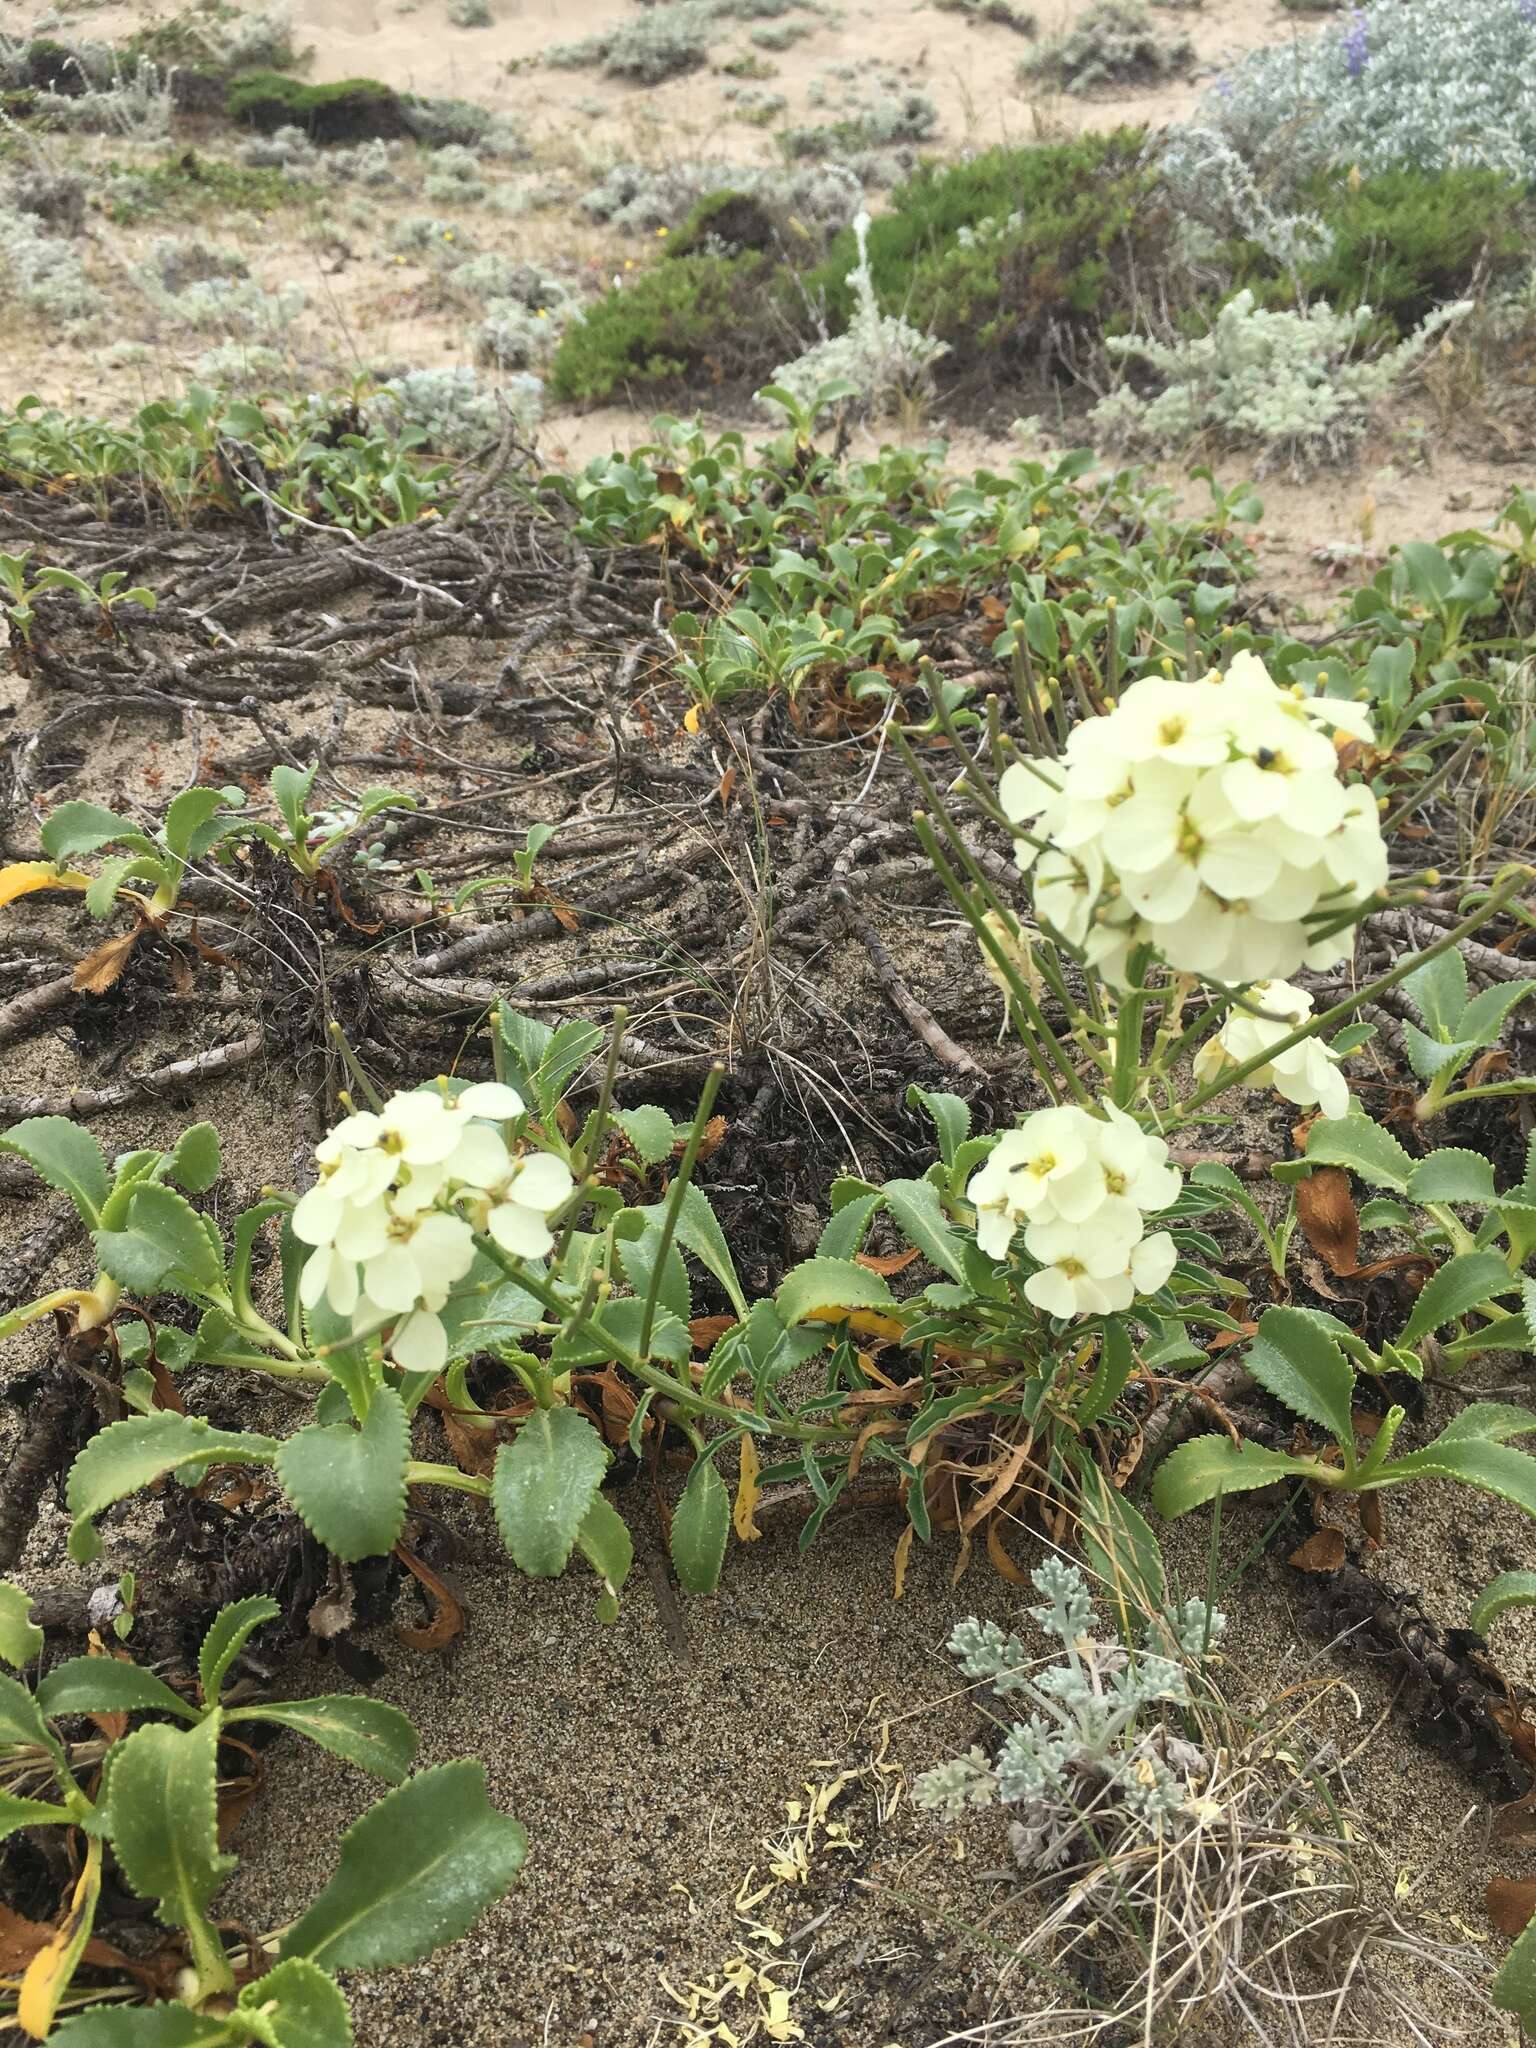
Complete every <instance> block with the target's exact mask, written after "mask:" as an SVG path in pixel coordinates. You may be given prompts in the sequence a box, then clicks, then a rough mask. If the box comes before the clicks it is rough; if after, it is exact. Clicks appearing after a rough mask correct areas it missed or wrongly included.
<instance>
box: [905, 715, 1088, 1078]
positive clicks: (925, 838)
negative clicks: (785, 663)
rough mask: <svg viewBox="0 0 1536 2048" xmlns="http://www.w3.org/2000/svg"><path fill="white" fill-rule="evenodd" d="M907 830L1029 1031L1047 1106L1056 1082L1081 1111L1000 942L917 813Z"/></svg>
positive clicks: (992, 900) (992, 899)
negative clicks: (989, 960) (1055, 1070)
mask: <svg viewBox="0 0 1536 2048" xmlns="http://www.w3.org/2000/svg"><path fill="white" fill-rule="evenodd" d="M898 744H899V740H898ZM941 815H942V813H941ZM912 825H913V829H914V831H915V832H916V833H917V837H918V842H919V844H920V845H921V847H922V849H923V851H924V853H926V854H927V856H928V858H929V860H930V861H931V862H932V863H933V867H934V871H935V873H936V874H937V875H938V877H939V880H940V881H941V882H942V883H943V884H944V887H945V889H946V890H947V891H948V892H949V895H950V896H951V898H952V899H953V901H954V902H955V903H956V904H957V905H958V907H959V908H960V909H961V910H962V911H963V912H964V914H965V917H966V919H967V921H968V922H969V924H970V926H971V929H972V930H973V931H974V932H975V934H976V938H977V942H978V944H980V945H981V946H983V947H984V948H985V949H986V951H987V953H988V954H989V955H990V957H991V958H992V959H993V960H995V961H996V962H997V965H998V969H999V971H1000V973H1001V974H1002V976H1003V978H1004V980H1005V981H1006V982H1007V984H1008V988H1009V992H1010V994H1011V996H1012V998H1013V1000H1014V1001H1015V1002H1016V1003H1017V1004H1018V1006H1019V1011H1020V1014H1021V1015H1022V1016H1023V1018H1024V1020H1025V1022H1026V1024H1027V1025H1028V1026H1029V1029H1028V1030H1027V1031H1025V1032H1021V1033H1020V1037H1021V1038H1022V1040H1023V1044H1024V1050H1025V1053H1026V1054H1027V1055H1028V1057H1029V1060H1030V1063H1031V1065H1032V1066H1033V1067H1034V1069H1035V1072H1036V1073H1037V1074H1038V1075H1039V1076H1040V1080H1041V1083H1042V1085H1043V1086H1044V1088H1045V1092H1046V1093H1047V1095H1049V1096H1050V1098H1051V1100H1052V1102H1059V1101H1060V1100H1061V1095H1062V1082H1065V1084H1066V1088H1067V1092H1068V1093H1069V1094H1071V1095H1073V1096H1075V1097H1076V1099H1077V1100H1078V1102H1080V1103H1082V1104H1084V1105H1086V1104H1087V1103H1088V1102H1089V1100H1090V1097H1089V1094H1088V1091H1087V1089H1086V1088H1085V1087H1084V1086H1083V1084H1082V1081H1081V1080H1080V1079H1079V1078H1078V1072H1077V1068H1076V1067H1075V1065H1074V1064H1073V1062H1072V1059H1071V1056H1070V1054H1069V1053H1068V1052H1067V1049H1066V1047H1065V1046H1064V1045H1063V1044H1062V1042H1061V1040H1060V1039H1059V1038H1058V1037H1057V1036H1056V1034H1055V1032H1054V1031H1053V1030H1052V1029H1051V1027H1050V1025H1049V1024H1048V1023H1047V1022H1046V1021H1045V1017H1044V1015H1043V1013H1042V1011H1041V1009H1040V1005H1039V1004H1038V1003H1037V1002H1036V1001H1035V999H1034V996H1033V995H1032V994H1031V992H1030V990H1029V987H1028V985H1027V984H1026V982H1025V981H1024V978H1023V976H1022V975H1021V974H1020V973H1019V970H1018V969H1017V967H1015V966H1014V964H1013V962H1012V961H1011V960H1010V959H1009V958H1008V957H1007V954H1006V953H1005V952H1004V950H1003V946H1002V943H1001V941H1000V940H999V939H998V937H997V936H996V934H995V933H994V932H992V931H989V930H988V928H987V925H986V923H985V922H984V920H983V918H982V915H981V912H980V911H979V910H978V909H977V908H976V906H975V904H974V903H973V902H972V901H971V899H970V896H969V894H968V892H967V890H966V888H965V885H964V884H963V883H962V882H961V880H960V878H959V876H958V875H957V874H956V873H955V871H954V869H953V868H952V867H951V866H950V865H949V862H948V861H947V860H946V858H945V856H944V854H943V851H942V850H941V848H940V846H939V842H938V838H937V835H936V834H935V832H934V830H933V826H932V824H931V823H930V822H929V820H928V819H927V818H926V817H925V816H924V814H923V813H922V812H921V811H917V812H914V813H913V818H912ZM956 836H958V835H956ZM977 873H978V875H979V874H980V870H979V869H978V870H977ZM982 881H983V887H984V889H985V893H986V895H987V897H988V907H989V908H990V909H992V910H993V913H994V915H996V916H998V917H1001V918H1002V919H1003V920H1004V922H1005V923H1006V921H1007V912H1006V911H1005V910H1004V909H1003V907H1002V905H1001V903H1000V902H999V899H998V897H997V895H996V893H995V892H994V891H992V890H991V889H990V888H986V885H985V878H984V877H983V878H982ZM1042 1047H1044V1048H1045V1049H1046V1051H1047V1052H1048V1053H1049V1056H1050V1059H1052V1060H1054V1061H1055V1063H1056V1066H1057V1068H1058V1070H1059V1074H1060V1079H1057V1078H1056V1077H1055V1076H1053V1075H1052V1072H1051V1068H1050V1064H1049V1060H1048V1059H1047V1057H1046V1055H1045V1053H1044V1052H1042V1050H1041V1048H1042Z"/></svg>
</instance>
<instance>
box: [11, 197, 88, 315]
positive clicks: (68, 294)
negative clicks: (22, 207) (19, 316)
mask: <svg viewBox="0 0 1536 2048" xmlns="http://www.w3.org/2000/svg"><path fill="white" fill-rule="evenodd" d="M0 277H3V278H4V280H5V284H6V287H7V289H6V290H5V291H4V292H3V293H0V297H5V298H10V299H11V300H12V302H13V303H15V304H18V305H20V306H22V307H23V308H24V309H25V310H26V311H27V312H29V313H36V314H39V315H40V316H41V317H42V318H44V319H46V320H61V321H75V320H85V319H88V318H89V317H90V316H91V314H93V313H94V312H95V311H96V310H97V308H98V305H99V294H98V292H97V290H96V287H95V286H94V285H93V284H92V283H91V281H90V279H89V278H88V277H87V276H86V274H85V271H84V269H83V268H82V266H81V262H80V258H79V257H78V256H77V255H76V254H75V252H74V250H73V249H72V248H71V247H70V245H69V243H68V242H66V241H65V240H64V239H63V238H62V237H61V236H58V235H51V234H49V233H48V231H47V229H46V227H45V226H44V224H43V222H42V221H40V220H39V219H38V218H37V216H36V215H35V214H32V213H21V212H15V211H13V210H12V209H11V208H10V207H8V206H4V205H0Z"/></svg>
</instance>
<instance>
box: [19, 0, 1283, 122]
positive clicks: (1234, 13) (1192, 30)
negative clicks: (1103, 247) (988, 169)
mask: <svg viewBox="0 0 1536 2048" xmlns="http://www.w3.org/2000/svg"><path fill="white" fill-rule="evenodd" d="M1089 4H1090V0H1043V4H1042V5H1040V6H1039V7H1037V8H1036V9H1035V14H1036V19H1037V21H1038V24H1039V37H1040V39H1044V38H1046V37H1048V36H1051V35H1054V34H1056V33H1057V32H1058V31H1060V30H1062V29H1065V28H1068V27H1070V26H1071V24H1072V23H1073V22H1074V21H1075V20H1076V19H1077V17H1078V15H1079V14H1081V13H1083V12H1084V11H1085V10H1086V8H1087V6H1088V5H1089ZM20 11H21V10H20V9H18V12H20ZM175 11H176V10H175V9H174V8H173V7H170V6H168V5H164V4H161V5H160V6H158V7H157V6H155V5H154V4H153V0H149V4H146V0H120V4H117V5H111V6H106V7H100V8H92V9H91V10H90V12H89V15H88V16H87V17H85V20H86V22H87V25H88V30H87V32H90V33H96V34H100V35H107V36H112V35H118V34H121V33H123V32H125V31H126V30H128V29H131V28H132V27H134V26H136V25H137V24H138V23H139V22H141V21H144V20H146V19H155V18H160V19H164V18H166V17H167V16H169V15H171V14H173V13H174V12H175ZM490 11H491V14H492V16H493V23H492V26H491V27H489V28H480V29H462V28H456V27H454V26H453V24H452V23H451V22H450V20H449V19H448V0H420V4H416V5H412V4H410V0H406V4H404V5H383V6H381V5H377V4H375V0H295V4H293V5H292V6H291V7H290V9H289V10H288V12H289V18H290V19H291V21H292V23H293V29H294V38H295V41H296V42H297V43H299V44H300V45H301V46H310V47H312V49H313V56H312V58H311V61H310V65H309V69H308V71H307V74H306V75H307V76H309V77H312V78H314V79H316V80H319V81H328V80H332V79H338V78H357V77H365V78H382V79H384V80H386V81H387V82H388V83H389V84H391V85H394V86H397V87H399V88H401V89H402V90H410V91H413V92H419V93H426V94H431V95H435V96H451V97H458V98H468V99H474V100H479V101H482V102H483V103H484V104H485V105H487V106H493V107H495V108H497V109H498V110H500V111H505V112H507V113H513V114H516V115H517V116H518V118H519V119H520V120H523V121H525V122H526V123H527V124H528V128H529V132H530V134H531V135H532V136H534V137H541V136H560V137H563V138H565V139H567V140H570V141H572V142H575V143H578V144H581V145H584V146H587V147H598V146H601V145H602V144H604V143H611V142H613V141H615V140H620V141H625V142H628V141H629V140H631V139H632V138H635V137H645V136H647V135H648V136H649V137H650V138H652V139H653V140H665V141H666V142H667V144H668V146H670V147H671V148H673V149H676V148H677V147H678V146H679V144H680V143H681V142H683V141H686V140H688V139H689V138H703V137H709V138H711V139H712V140H714V141H716V142H718V141H721V140H723V139H724V138H723V137H722V136H721V135H720V133H719V130H720V124H721V122H722V120H723V119H725V118H728V112H729V110H728V106H727V104H726V103H725V102H723V101H722V100H721V99H720V98H719V88H720V85H721V84H722V83H724V82H726V81H725V80H724V78H723V76H722V74H721V73H720V71H719V70H718V68H717V69H715V70H714V71H712V72H709V73H699V72H692V73H688V74H686V75H684V76H683V77H680V78H674V79H668V80H666V81H664V82H663V83H662V84H660V85H656V86H636V85H630V84H626V83H625V82H624V81H622V80H615V79H607V78H603V77H601V76H599V75H598V74H597V73H596V72H594V71H592V70H590V69H580V70H574V71H568V70H561V69H557V68H553V67H548V66H544V65H541V64H540V63H539V60H540V58H541V57H542V56H543V54H544V52H545V51H547V50H548V49H550V48H551V46H554V45H558V44H563V43H575V42H580V41H581V40H582V39H583V38H584V37H586V36H588V35H591V34H592V33H593V32H594V31H595V30H598V29H601V28H604V27H606V26H608V25H610V24H612V23H614V22H616V21H622V20H625V19H628V18H631V17H632V16H633V13H634V0H491V4H490ZM63 12H64V13H66V14H68V13H69V9H68V8H67V7H66V8H65V9H64V10H63ZM784 18H785V17H781V18H780V19H781V20H782V19H784ZM787 18H788V19H791V20H793V21H795V22H797V23H800V24H802V25H803V27H804V31H805V32H804V34H802V35H801V36H799V37H798V38H797V39H796V40H795V41H794V42H793V43H791V44H790V45H789V47H788V48H787V49H784V50H766V49H765V50H762V51H761V55H762V57H763V58H764V60H765V62H767V63H769V64H771V65H772V66H773V72H774V75H773V76H772V77H771V78H770V79H767V80H765V81H763V83H764V84H766V85H768V86H771V88H772V90H773V91H774V92H776V93H782V94H784V96H785V98H786V99H787V100H788V102H789V107H788V111H787V113H786V115H785V117H784V118H785V120H786V121H796V120H814V119H818V118H819V119H825V118H827V116H826V112H825V110H824V109H821V110H818V108H817V107H816V106H815V105H814V104H812V102H811V100H810V99H809V98H808V94H809V92H810V89H811V88H812V86H813V85H814V83H815V82H816V81H817V80H818V78H821V77H822V76H823V74H824V73H825V71H826V69H827V67H829V66H833V65H839V64H851V65H853V66H855V67H856V68H857V71H858V72H859V73H860V74H861V76H863V77H864V78H866V79H867V77H868V75H869V73H870V71H871V69H872V68H878V69H880V70H882V71H885V72H889V73H891V74H893V75H895V76H897V77H899V78H902V79H904V80H906V81H908V82H910V83H912V84H914V85H918V86H920V87H921V89H922V90H923V91H924V92H926V93H927V94H928V95H929V96H930V97H931V98H932V99H933V100H934V101H935V103H936V104H937V106H938V108H939V111H940V118H941V130H940V136H939V142H940V146H942V147H945V148H948V149H956V148H959V147H962V146H964V147H972V148H977V147H985V146H986V145H987V144H989V143H994V142H1006V141H1027V140H1028V139H1029V138H1030V136H1031V134H1032V133H1034V132H1036V130H1037V128H1038V127H1039V126H1040V125H1047V124H1048V125H1062V126H1066V127H1067V128H1069V129H1070V128H1078V127H1083V128H1087V127H1112V126H1114V125H1116V124H1117V123H1118V122H1121V121H1149V122H1152V123H1154V124H1160V123H1162V122H1166V121H1177V120H1182V119H1183V118H1184V117H1185V116H1186V115H1187V114H1188V113H1189V111H1190V109H1191V108H1192V107H1193V106H1194V104H1195V102H1196V100H1197V99H1198V98H1199V96H1200V94H1201V92H1202V91H1203V90H1205V89H1206V86H1207V85H1208V84H1209V81H1210V79H1211V78H1212V77H1213V76H1214V75H1215V74H1216V73H1217V72H1218V71H1219V70H1220V69H1221V66H1222V64H1223V63H1224V62H1225V61H1226V60H1227V58H1228V57H1229V56H1230V55H1231V54H1232V53H1233V52H1234V51H1241V50H1246V49H1251V48H1253V47H1254V46H1255V45H1257V44H1260V43H1269V42H1275V41H1279V40H1283V39H1285V38H1287V37H1289V36H1292V35H1294V34H1296V33H1297V22H1296V17H1295V16H1293V15H1291V14H1288V13H1286V12H1285V11H1284V10H1283V9H1281V8H1280V7H1278V6H1269V5H1265V4H1263V0H1215V4H1212V5H1208V6H1203V7H1200V8H1198V9H1193V10H1181V11H1179V12H1177V13H1170V14H1169V15H1167V16H1166V21H1167V24H1168V32H1169V34H1170V35H1173V34H1177V33H1180V32H1183V33H1186V34H1188V36H1189V37H1190V40H1191V41H1192V42H1193V43H1194V45H1195V52H1196V59H1195V65H1194V67H1193V70H1192V73H1191V76H1190V77H1189V78H1187V79H1182V80H1175V81H1173V82H1171V83H1170V84H1168V85H1167V86H1163V87H1159V88H1157V89H1156V90H1150V91H1144V92H1140V93H1137V94H1133V95H1127V96H1123V97H1122V96H1119V95H1113V96H1106V97H1104V98H1103V99H1094V100H1091V101H1081V100H1063V99H1062V98H1061V97H1060V96H1058V95H1055V94H1043V93H1042V92H1041V91H1040V89H1039V88H1038V87H1036V86H1034V85H1030V84H1020V83H1019V82H1018V81H1016V80H1015V78H1014V75H1013V74H1014V71H1015V68H1016V66H1017V64H1018V60H1019V58H1020V57H1021V56H1023V55H1025V54H1026V53H1027V52H1028V51H1029V50H1030V49H1031V48H1032V47H1033V45H1032V44H1031V42H1030V41H1029V40H1028V39H1026V38H1024V37H1022V36H1020V35H1018V34H1017V33H1016V32H1015V31H1013V30H1012V29H1009V28H1007V27H1005V26H1002V25H1000V24H996V23H991V22H968V21H965V20H963V19H961V18H960V17H958V16H957V15H955V14H951V13H945V12H942V11H940V10H939V9H938V8H936V7H931V6H924V5H921V4H919V5H915V6H913V5H903V4H901V0H896V4H894V5H887V6H825V7H816V8H805V9H802V10H798V11H796V12H795V13H793V14H792V15H791V16H789V17H787ZM753 25H755V24H751V23H749V22H745V21H744V22H742V23H739V24H737V23H733V22H731V21H730V20H729V19H727V20H724V21H722V22H721V23H720V25H719V38H720V42H719V49H718V52H717V53H716V65H717V66H718V65H719V64H720V63H723V62H726V61H728V60H729V59H730V58H732V57H735V56H739V55H742V54H745V53H747V52H749V51H751V50H752V49H753V48H754V45H753V44H752V43H751V41H750V40H749V34H748V31H749V28H750V27H751V26H753ZM776 25H777V24H776ZM1301 33H1303V34H1305V33H1307V30H1306V29H1305V28H1303V29H1302V31H1301ZM748 133H750V131H748ZM728 153H729V154H735V153H736V152H735V151H734V150H732V151H728ZM742 153H743V154H745V153H746V152H742ZM761 153H762V154H764V155H767V154H769V153H770V147H769V145H767V144H766V143H765V144H764V145H763V149H762V152H761Z"/></svg>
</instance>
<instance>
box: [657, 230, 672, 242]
mask: <svg viewBox="0 0 1536 2048" xmlns="http://www.w3.org/2000/svg"><path fill="white" fill-rule="evenodd" d="M671 232H672V230H671V229H670V228H658V229H657V230H656V239H657V241H658V242H664V241H665V240H666V238H667V236H668V235H669V234H671Z"/></svg>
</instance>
